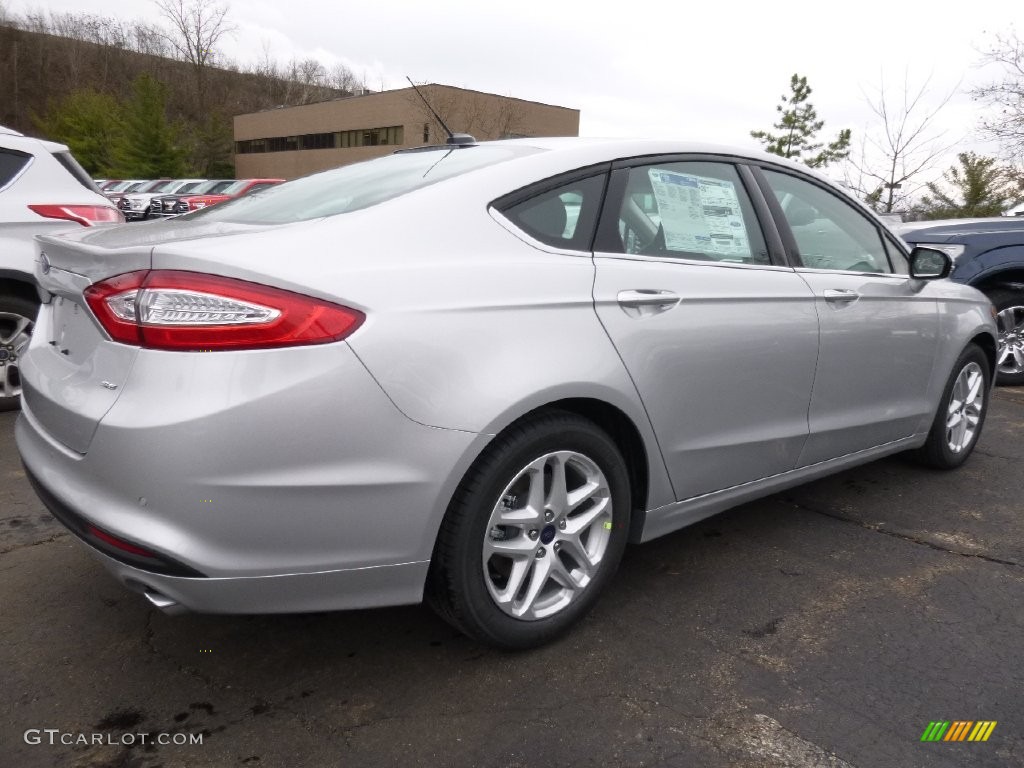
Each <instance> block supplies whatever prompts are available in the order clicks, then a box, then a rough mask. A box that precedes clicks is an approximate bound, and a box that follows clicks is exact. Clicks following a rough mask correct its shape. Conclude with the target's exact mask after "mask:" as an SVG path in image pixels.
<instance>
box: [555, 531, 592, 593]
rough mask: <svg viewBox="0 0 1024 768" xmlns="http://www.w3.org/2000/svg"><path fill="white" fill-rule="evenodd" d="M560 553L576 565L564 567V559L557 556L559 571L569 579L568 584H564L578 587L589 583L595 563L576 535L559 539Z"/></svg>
mask: <svg viewBox="0 0 1024 768" xmlns="http://www.w3.org/2000/svg"><path fill="white" fill-rule="evenodd" d="M561 545H562V547H561V551H560V554H561V555H562V556H563V557H564V556H566V555H568V557H569V558H570V559H571V560H572V561H573V563H574V564H575V565H576V567H575V568H573V569H572V570H570V569H569V568H567V567H566V565H565V561H564V560H562V559H561V557H560V558H558V565H559V568H561V571H562V572H563V573H564V574H565V577H566V578H567V579H568V580H569V582H570V583H569V584H567V585H566V586H572V587H573V588H576V589H580V588H582V587H585V586H587V584H589V583H590V579H591V577H592V576H593V574H594V569H595V567H596V566H597V563H596V562H594V561H593V560H592V559H591V557H590V553H589V552H587V549H586V547H584V546H583V543H582V542H581V541H580V540H579V537H577V536H568V537H566V538H565V539H563V540H562V541H561Z"/></svg>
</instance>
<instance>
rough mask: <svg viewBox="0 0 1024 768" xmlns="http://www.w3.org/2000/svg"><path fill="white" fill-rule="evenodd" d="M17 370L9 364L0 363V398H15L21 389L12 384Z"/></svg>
mask: <svg viewBox="0 0 1024 768" xmlns="http://www.w3.org/2000/svg"><path fill="white" fill-rule="evenodd" d="M16 371H17V368H16V366H14V365H11V364H10V363H0V397H17V396H18V395H20V394H21V387H20V386H16V385H15V384H14V377H15V375H16Z"/></svg>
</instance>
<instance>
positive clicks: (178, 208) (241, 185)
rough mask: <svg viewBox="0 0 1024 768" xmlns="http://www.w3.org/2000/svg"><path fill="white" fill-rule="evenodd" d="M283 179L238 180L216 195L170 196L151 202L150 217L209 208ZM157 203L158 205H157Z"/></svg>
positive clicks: (174, 214) (270, 185)
mask: <svg viewBox="0 0 1024 768" xmlns="http://www.w3.org/2000/svg"><path fill="white" fill-rule="evenodd" d="M282 181H284V179H238V180H237V181H234V182H232V183H231V184H229V185H228V186H227V187H225V188H223V189H221V190H219V191H218V192H216V193H212V192H211V193H208V194H202V195H170V196H167V197H162V198H159V199H157V200H154V201H153V207H152V209H151V211H150V215H151V216H165V217H166V216H180V215H181V214H183V213H189V212H191V211H198V210H199V209H200V208H209V207H210V206H211V205H216V204H217V203H223V202H224V201H225V200H233V199H234V198H236V197H241V196H242V195H247V194H249V193H250V192H258V191H259V190H261V189H266V188H267V187H272V186H274V185H275V184H280V183H281V182H282ZM157 203H159V205H157Z"/></svg>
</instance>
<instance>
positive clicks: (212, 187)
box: [149, 179, 236, 218]
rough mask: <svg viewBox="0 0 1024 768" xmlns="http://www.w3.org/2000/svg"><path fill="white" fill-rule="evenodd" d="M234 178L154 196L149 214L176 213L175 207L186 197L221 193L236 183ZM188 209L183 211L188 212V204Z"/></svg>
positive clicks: (208, 182) (153, 215) (168, 214)
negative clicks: (176, 192)
mask: <svg viewBox="0 0 1024 768" xmlns="http://www.w3.org/2000/svg"><path fill="white" fill-rule="evenodd" d="M235 183H236V182H235V180H234V179H213V180H212V181H207V182H206V183H204V184H200V185H199V186H198V187H196V188H195V189H193V190H190V191H189V192H184V193H178V194H176V195H162V196H160V197H154V198H153V200H152V202H151V203H150V209H149V215H150V216H151V217H160V218H164V217H167V216H173V215H175V211H174V207H175V206H176V205H177V204H178V202H179V201H180V200H181V199H182V198H184V197H194V196H199V197H202V196H203V195H219V194H221V193H222V192H223V191H224V190H225V189H227V188H228V187H230V186H231V185H232V184H235ZM185 208H186V210H185V211H183V213H187V212H188V211H187V209H188V205H187V204H186V205H185Z"/></svg>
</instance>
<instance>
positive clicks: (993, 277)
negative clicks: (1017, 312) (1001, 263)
mask: <svg viewBox="0 0 1024 768" xmlns="http://www.w3.org/2000/svg"><path fill="white" fill-rule="evenodd" d="M1022 258H1024V256H1022ZM969 285H970V286H971V287H973V288H977V289H978V290H979V291H981V292H982V293H985V294H987V293H988V292H989V291H991V290H999V289H1009V290H1012V291H1024V265H1020V264H1018V265H1014V266H1006V267H1002V268H999V269H998V270H997V271H987V272H984V273H983V274H981V275H980V276H979V277H977V278H976V279H974V280H972V281H970V283H969Z"/></svg>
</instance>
